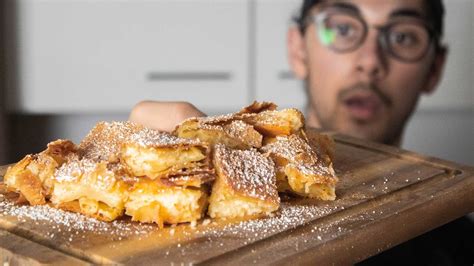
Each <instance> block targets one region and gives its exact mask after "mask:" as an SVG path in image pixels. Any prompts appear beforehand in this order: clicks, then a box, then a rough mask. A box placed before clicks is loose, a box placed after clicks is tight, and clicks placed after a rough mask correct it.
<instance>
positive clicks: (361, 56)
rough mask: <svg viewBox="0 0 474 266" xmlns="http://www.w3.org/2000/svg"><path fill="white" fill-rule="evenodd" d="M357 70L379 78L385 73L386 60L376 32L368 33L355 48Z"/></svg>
mask: <svg viewBox="0 0 474 266" xmlns="http://www.w3.org/2000/svg"><path fill="white" fill-rule="evenodd" d="M357 53H358V54H357V62H356V64H357V65H356V67H357V71H358V72H359V73H360V74H362V75H366V76H367V78H370V79H381V78H383V77H384V76H385V75H386V73H387V60H386V56H385V54H384V51H383V47H382V46H381V43H380V42H379V39H378V35H377V33H376V32H372V33H370V32H369V33H368V35H367V38H366V39H365V41H364V43H362V45H361V46H360V47H359V49H357Z"/></svg>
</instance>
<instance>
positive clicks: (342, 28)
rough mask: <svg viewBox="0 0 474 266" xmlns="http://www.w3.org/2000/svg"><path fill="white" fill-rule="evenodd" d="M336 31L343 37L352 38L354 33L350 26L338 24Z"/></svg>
mask: <svg viewBox="0 0 474 266" xmlns="http://www.w3.org/2000/svg"><path fill="white" fill-rule="evenodd" d="M335 30H336V32H337V34H338V35H340V36H342V37H347V36H350V35H351V34H352V33H353V31H354V29H353V27H352V26H351V25H350V24H337V25H336V26H335Z"/></svg>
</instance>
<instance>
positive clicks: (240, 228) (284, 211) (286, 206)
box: [208, 202, 344, 242]
mask: <svg viewBox="0 0 474 266" xmlns="http://www.w3.org/2000/svg"><path fill="white" fill-rule="evenodd" d="M340 209H344V208H343V207H337V206H335V207H330V206H318V205H298V204H296V205H295V204H292V203H289V202H282V203H281V205H280V209H279V210H278V211H277V212H275V213H273V214H272V215H271V216H269V217H266V218H261V219H256V220H248V221H242V222H239V223H236V224H228V225H226V226H224V228H222V229H218V230H212V231H210V232H208V233H210V235H212V236H217V237H221V236H224V235H234V236H239V237H242V238H245V239H246V240H247V241H248V242H252V241H255V240H257V239H261V238H262V237H263V236H269V235H272V234H275V233H278V232H282V231H285V230H288V229H292V228H296V227H298V226H301V225H303V224H305V223H308V222H309V221H312V220H315V219H317V218H320V217H323V216H326V215H329V214H331V213H333V212H335V211H337V210H340Z"/></svg>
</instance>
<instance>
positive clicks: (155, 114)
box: [128, 101, 205, 132]
mask: <svg viewBox="0 0 474 266" xmlns="http://www.w3.org/2000/svg"><path fill="white" fill-rule="evenodd" d="M196 116H205V114H204V113H202V112H201V111H199V110H198V109H197V108H196V107H195V106H194V105H192V104H190V103H188V102H157V101H143V102H140V103H138V104H137V105H135V106H134V107H133V109H132V112H131V113H130V116H129V118H128V120H129V121H132V122H135V123H138V124H142V125H144V126H146V127H149V128H153V129H157V130H160V131H167V132H171V131H173V130H174V129H175V127H176V125H177V124H179V123H181V122H182V121H183V120H185V119H187V118H189V117H196Z"/></svg>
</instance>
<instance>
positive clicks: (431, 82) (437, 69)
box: [423, 46, 448, 94]
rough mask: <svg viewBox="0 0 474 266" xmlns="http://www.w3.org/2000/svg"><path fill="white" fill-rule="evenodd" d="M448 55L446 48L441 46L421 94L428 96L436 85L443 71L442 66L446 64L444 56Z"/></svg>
mask: <svg viewBox="0 0 474 266" xmlns="http://www.w3.org/2000/svg"><path fill="white" fill-rule="evenodd" d="M447 54H448V48H447V47H445V46H442V47H440V48H439V51H437V53H436V56H435V59H434V61H433V64H432V66H431V70H430V74H429V76H428V80H427V81H426V86H425V88H424V89H423V93H427V94H430V93H432V92H433V91H434V90H435V89H436V86H437V85H438V83H439V81H440V80H441V77H442V75H443V71H444V65H445V63H446V56H447Z"/></svg>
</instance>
